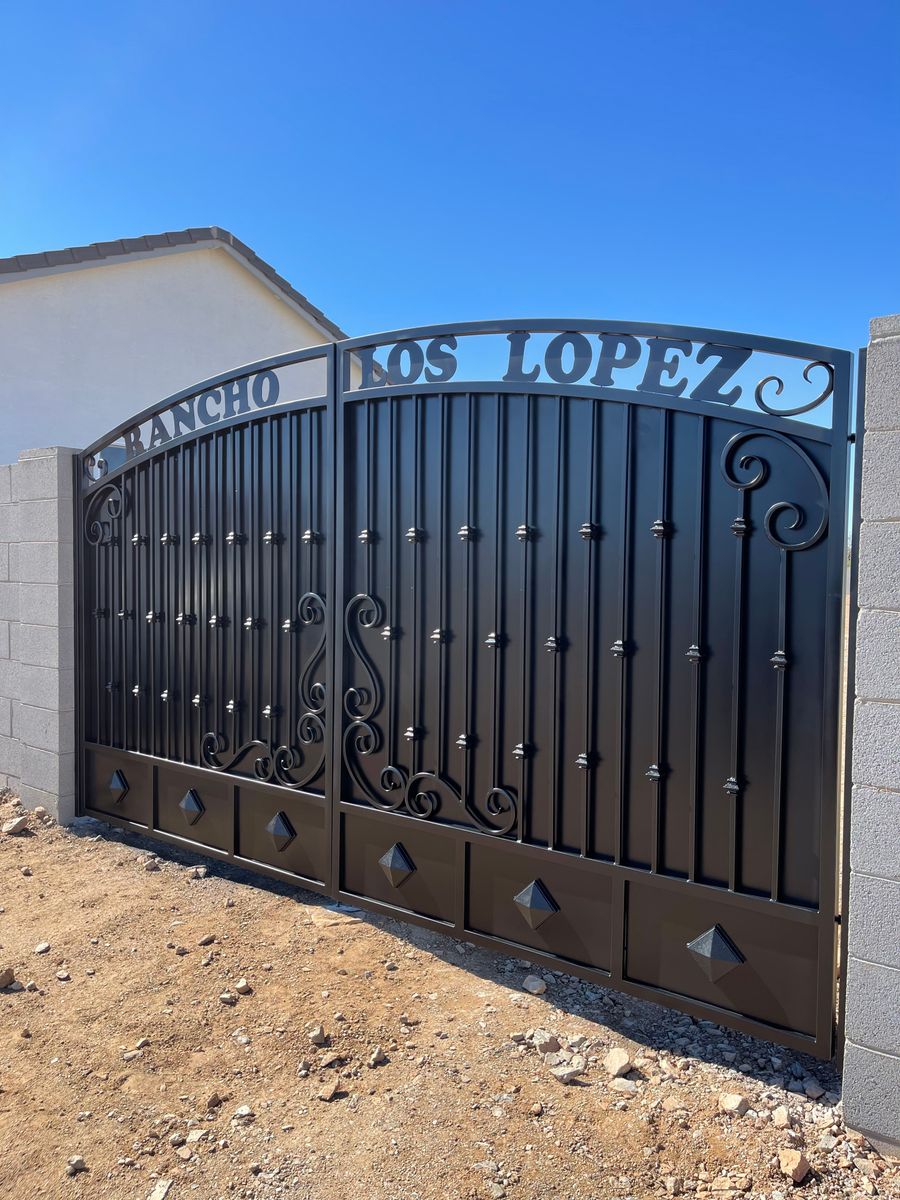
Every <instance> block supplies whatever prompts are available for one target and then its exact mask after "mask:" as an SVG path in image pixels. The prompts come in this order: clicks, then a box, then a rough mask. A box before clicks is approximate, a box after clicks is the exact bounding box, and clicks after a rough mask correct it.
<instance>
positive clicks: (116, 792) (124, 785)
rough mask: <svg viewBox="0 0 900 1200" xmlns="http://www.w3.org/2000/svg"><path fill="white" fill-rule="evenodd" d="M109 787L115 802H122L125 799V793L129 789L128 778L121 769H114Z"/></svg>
mask: <svg viewBox="0 0 900 1200" xmlns="http://www.w3.org/2000/svg"><path fill="white" fill-rule="evenodd" d="M107 787H108V788H109V791H110V794H111V796H112V798H113V800H114V801H115V803H116V804H121V802H122V801H123V800H124V799H125V793H126V792H127V791H128V780H127V779H126V778H125V776H124V775H123V774H122V772H121V771H113V773H112V775H111V776H110V780H109V783H108V784H107Z"/></svg>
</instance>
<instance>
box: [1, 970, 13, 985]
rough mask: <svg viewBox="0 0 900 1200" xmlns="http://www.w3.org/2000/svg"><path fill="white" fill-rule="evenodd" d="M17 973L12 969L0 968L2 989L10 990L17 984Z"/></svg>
mask: <svg viewBox="0 0 900 1200" xmlns="http://www.w3.org/2000/svg"><path fill="white" fill-rule="evenodd" d="M15 979H16V973H15V971H14V970H13V969H12V967H0V988H8V987H9V986H10V985H11V984H13V983H15Z"/></svg>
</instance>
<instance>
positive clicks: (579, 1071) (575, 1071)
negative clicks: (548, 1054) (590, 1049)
mask: <svg viewBox="0 0 900 1200" xmlns="http://www.w3.org/2000/svg"><path fill="white" fill-rule="evenodd" d="M586 1065H587V1064H586V1063H585V1061H584V1059H583V1058H582V1057H581V1055H580V1054H575V1055H573V1057H572V1058H571V1060H570V1061H569V1062H567V1063H563V1064H562V1065H561V1066H559V1067H554V1068H553V1069H552V1070H551V1072H550V1074H551V1075H552V1076H553V1078H554V1079H558V1080H559V1082H560V1083H572V1082H573V1081H574V1080H576V1079H578V1078H579V1076H581V1075H583V1074H584V1072H585V1067H586Z"/></svg>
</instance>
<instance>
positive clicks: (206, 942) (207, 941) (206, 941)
mask: <svg viewBox="0 0 900 1200" xmlns="http://www.w3.org/2000/svg"><path fill="white" fill-rule="evenodd" d="M215 940H216V935H215V934H214V933H207V934H205V935H204V936H203V937H202V938H200V940H199V941H198V942H197V945H198V946H211V945H212V944H213V942H214V941H215Z"/></svg>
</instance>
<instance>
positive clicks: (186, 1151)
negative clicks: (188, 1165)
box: [175, 1146, 194, 1162]
mask: <svg viewBox="0 0 900 1200" xmlns="http://www.w3.org/2000/svg"><path fill="white" fill-rule="evenodd" d="M175 1153H176V1154H177V1155H178V1157H179V1158H180V1159H181V1160H182V1162H187V1161H188V1160H189V1159H191V1158H193V1157H194V1152H193V1150H192V1149H191V1148H190V1146H179V1147H178V1149H177V1150H176V1151H175Z"/></svg>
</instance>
